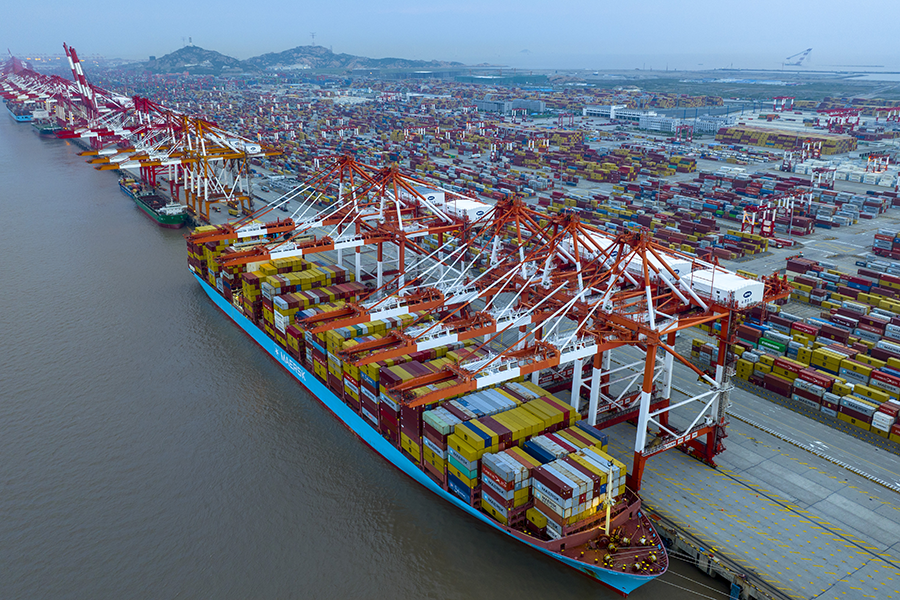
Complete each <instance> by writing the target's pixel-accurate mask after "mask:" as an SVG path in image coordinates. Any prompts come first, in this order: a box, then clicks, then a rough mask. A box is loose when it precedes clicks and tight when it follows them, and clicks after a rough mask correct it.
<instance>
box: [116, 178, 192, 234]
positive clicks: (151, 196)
mask: <svg viewBox="0 0 900 600" xmlns="http://www.w3.org/2000/svg"><path fill="white" fill-rule="evenodd" d="M119 189H121V190H122V192H123V193H124V194H125V195H126V196H128V197H129V198H131V199H132V200H134V203H135V204H136V205H137V206H138V208H140V209H141V210H142V211H143V212H144V214H145V215H147V216H148V217H150V218H151V219H153V220H154V221H155V222H156V224H157V225H159V226H160V227H166V228H169V229H179V228H181V227H184V224H185V223H186V222H187V213H186V212H185V207H184V206H183V205H182V204H180V203H178V202H171V201H168V200H166V199H165V198H163V197H162V196H160V195H159V194H157V193H155V192H154V191H153V190H147V189H145V187H144V185H143V184H141V183H138V182H137V181H135V180H134V179H132V178H130V177H122V178H121V179H119Z"/></svg>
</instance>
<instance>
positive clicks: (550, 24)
mask: <svg viewBox="0 0 900 600" xmlns="http://www.w3.org/2000/svg"><path fill="white" fill-rule="evenodd" d="M194 5H195V3H191V2H175V1H173V0H156V1H155V2H149V3H148V2H143V3H142V2H137V3H134V2H131V3H129V2H126V3H121V2H118V3H116V2H113V3H110V2H96V1H94V0H80V1H73V0H68V1H66V2H61V1H60V0H43V1H42V2H34V3H32V2H23V1H19V2H12V3H9V4H8V5H6V6H4V9H3V12H4V18H3V19H2V22H0V43H2V44H3V46H2V47H3V48H7V47H8V48H9V49H10V50H11V51H12V52H13V54H15V55H18V56H27V55H28V54H29V53H35V54H37V53H43V54H56V53H59V52H61V48H62V43H63V42H64V41H65V42H67V43H68V44H69V45H71V46H73V47H75V48H76V49H77V50H78V52H79V53H80V54H82V55H88V54H100V55H102V56H105V57H108V58H113V57H119V58H130V59H146V58H147V56H149V55H151V54H153V55H157V56H162V55H164V54H166V53H168V52H171V51H173V50H176V49H177V48H179V47H181V46H182V45H183V42H182V39H183V38H188V37H190V38H192V39H193V43H194V44H195V45H197V46H201V47H203V48H207V49H210V50H217V51H219V52H222V53H224V54H228V55H231V56H234V57H236V58H241V59H244V58H249V57H251V56H255V55H258V54H262V53H265V52H278V51H281V50H285V49H288V48H292V47H294V46H300V45H307V44H309V43H310V42H311V36H310V33H311V32H315V34H316V35H315V41H316V44H318V45H322V46H326V47H328V46H330V47H332V49H333V50H334V51H335V52H346V53H348V54H357V55H363V56H371V57H375V58H380V57H386V56H393V57H401V58H416V59H439V60H455V61H460V62H464V63H468V64H474V63H479V62H490V63H495V64H508V65H512V66H516V67H529V66H531V67H536V68H549V67H560V68H635V67H642V66H646V67H647V68H650V67H653V68H657V69H661V68H665V67H666V65H667V64H668V67H669V68H679V69H685V68H697V67H698V65H701V64H702V65H703V66H702V68H711V67H722V66H729V65H731V64H733V65H734V66H735V67H769V68H780V66H781V63H782V61H783V59H784V58H785V57H787V56H789V55H791V54H795V53H797V52H800V51H802V50H803V49H805V48H808V47H812V48H813V52H812V55H811V56H810V59H811V60H810V63H809V67H810V68H824V67H830V66H833V65H886V66H889V67H896V68H897V70H900V47H898V45H897V44H896V43H895V42H894V37H893V34H892V33H890V32H891V31H892V30H893V26H894V25H893V24H894V23H896V22H897V21H898V17H900V2H897V1H896V0H893V1H890V0H883V1H872V0H858V1H854V2H841V3H838V2H836V1H835V0H819V1H817V2H804V1H802V0H801V1H799V2H785V1H784V0H750V1H746V2H737V1H734V0H687V1H678V0H667V1H662V0H640V1H637V2H627V1H619V2H604V1H603V0H599V1H596V0H595V1H581V0H579V1H574V2H566V1H562V2H547V1H543V2H537V1H535V0H515V1H508V0H487V1H482V2H478V1H472V0H453V1H449V2H448V1H442V2H425V1H421V0H420V1H412V0H391V1H387V2H363V1H359V0H355V1H342V0H335V1H331V2H329V1H322V0H320V1H318V2H305V1H302V0H301V1H293V0H292V1H288V0H271V1H268V2H260V3H255V2H247V1H241V2H237V1H235V0H218V1H215V2H204V3H203V4H202V8H199V7H198V8H193V6H194ZM880 24H883V27H882V26H880Z"/></svg>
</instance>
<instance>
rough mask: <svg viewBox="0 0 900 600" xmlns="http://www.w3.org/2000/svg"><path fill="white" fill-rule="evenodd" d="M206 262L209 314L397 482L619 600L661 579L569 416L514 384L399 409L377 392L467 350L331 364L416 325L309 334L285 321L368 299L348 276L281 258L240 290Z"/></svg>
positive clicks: (605, 461) (374, 324)
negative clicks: (222, 317)
mask: <svg viewBox="0 0 900 600" xmlns="http://www.w3.org/2000/svg"><path fill="white" fill-rule="evenodd" d="M203 229H206V228H199V229H198V231H202V230H203ZM203 254H204V253H203V249H202V246H201V247H196V246H194V247H193V248H191V250H190V257H191V263H190V269H191V271H192V272H193V274H194V276H195V277H196V279H197V281H198V283H199V284H200V286H201V287H202V288H203V290H204V292H206V294H207V295H208V296H209V297H210V298H211V299H212V301H213V302H214V303H215V304H216V306H218V307H219V308H220V309H221V310H222V312H224V313H225V314H226V315H227V316H228V317H229V318H230V319H231V320H232V321H234V323H236V324H237V325H238V326H239V327H241V329H243V330H244V331H245V332H246V333H247V334H248V335H249V336H250V337H251V338H253V340H254V341H256V342H257V343H258V344H259V345H260V346H261V347H262V348H263V349H264V350H265V351H266V352H268V353H269V354H270V355H271V356H272V357H273V358H274V359H275V360H277V361H278V362H279V363H280V364H281V365H282V366H283V367H284V368H285V369H286V370H287V371H288V372H289V373H290V374H291V375H293V376H294V377H295V378H296V379H297V380H298V381H299V382H300V383H301V384H302V385H303V387H305V388H306V389H307V390H308V391H309V392H310V393H311V394H312V395H313V396H314V397H316V398H317V399H318V400H319V401H320V402H321V403H322V404H324V405H325V406H326V407H327V408H328V409H329V410H331V412H332V413H333V414H334V415H335V416H336V417H337V418H339V419H340V420H341V421H342V422H343V423H344V424H345V425H346V426H347V427H349V428H350V429H351V430H352V431H353V432H354V433H355V434H356V435H357V436H358V437H359V438H361V439H362V440H363V441H364V442H365V443H366V444H368V445H369V446H370V447H371V448H372V449H374V450H375V451H376V452H378V453H379V454H380V455H381V456H383V457H384V458H385V459H387V460H388V461H389V462H391V463H392V464H393V465H394V466H396V467H397V468H399V469H400V470H401V471H403V472H404V473H406V474H407V475H409V476H410V477H412V478H413V479H415V480H416V481H418V482H419V483H421V484H422V485H424V486H425V487H427V488H428V489H430V490H431V491H433V492H435V493H436V494H438V495H439V496H440V497H442V498H443V499H445V500H447V501H449V502H451V503H452V504H454V505H456V506H457V507H459V508H460V509H462V510H464V511H465V512H466V513H468V514H469V515H471V516H473V517H475V518H477V519H479V520H481V521H483V522H485V523H487V524H489V525H491V526H493V527H495V528H497V529H499V530H500V531H502V532H504V533H506V534H508V535H510V536H512V537H514V538H516V539H518V540H520V541H522V542H524V543H525V544H527V545H528V546H530V547H532V548H534V549H536V550H538V551H540V552H542V553H544V554H547V555H549V556H551V557H553V558H555V559H557V560H559V561H561V562H563V563H564V564H566V565H568V566H570V567H574V568H575V569H577V570H579V571H581V572H582V573H584V574H586V575H588V576H589V577H591V578H593V579H596V580H598V581H600V582H601V583H603V584H604V585H606V586H608V587H609V588H612V589H613V590H615V591H617V592H619V593H621V594H628V593H630V592H632V591H634V590H635V589H636V588H637V587H639V586H640V585H642V584H644V583H646V582H648V581H650V580H651V579H653V578H654V577H657V576H658V575H660V574H662V573H663V572H665V570H666V568H667V565H668V557H667V554H666V550H665V547H664V546H663V544H662V542H661V540H660V538H659V536H658V535H657V533H656V531H655V529H654V528H653V525H652V524H651V522H650V521H649V519H648V518H647V517H646V516H645V515H644V514H643V513H642V512H641V500H640V498H639V497H638V495H637V494H635V493H633V492H631V491H630V490H629V489H627V488H626V486H625V473H626V470H625V465H624V464H623V463H621V462H619V461H618V460H616V459H615V458H613V457H612V456H610V455H609V454H608V453H607V450H608V447H607V446H608V441H607V435H606V434H605V433H603V432H602V431H600V430H599V429H597V428H596V427H592V426H590V425H588V424H586V423H585V421H584V420H583V419H582V417H581V415H580V414H579V413H578V412H576V411H575V410H574V409H573V408H572V407H571V406H569V405H568V404H566V403H565V402H563V401H561V400H560V399H558V398H556V397H555V396H553V395H552V394H551V393H549V392H547V391H546V390H544V389H543V388H541V387H539V386H537V385H535V384H533V383H531V382H528V381H524V382H510V383H507V384H505V385H501V386H497V387H496V388H493V389H490V390H486V391H483V392H480V393H475V394H470V395H467V396H463V397H459V398H456V399H453V400H449V401H447V402H444V403H441V404H440V405H439V406H434V407H431V408H430V409H429V410H421V409H410V408H407V407H406V406H404V405H403V404H402V403H401V402H399V401H398V400H397V399H396V397H392V395H391V394H389V393H385V392H384V391H383V390H382V386H383V385H385V384H387V383H391V382H397V381H402V380H404V379H409V378H410V377H412V376H414V375H421V374H422V373H429V372H433V371H434V370H435V369H436V368H438V367H439V366H441V365H443V364H448V363H451V362H459V361H461V360H463V358H464V357H465V358H469V357H471V356H470V355H471V350H467V347H465V346H463V345H448V346H444V347H439V348H435V349H433V350H430V351H425V352H419V353H415V354H410V355H405V356H400V357H396V358H394V359H390V360H386V361H383V362H380V363H374V364H372V365H371V366H368V367H362V368H355V367H353V366H352V365H351V364H349V363H343V364H342V362H341V361H340V360H339V359H338V358H337V354H336V351H337V350H338V349H341V348H349V347H352V346H354V345H356V344H359V343H362V342H365V341H369V340H372V339H374V338H375V337H376V336H379V335H383V334H385V333H386V332H387V331H390V330H391V329H394V328H396V327H399V326H401V325H403V324H404V323H405V322H407V321H411V320H412V318H421V317H422V316H423V315H413V316H411V317H410V318H409V319H400V318H388V319H384V320H377V321H370V322H364V323H359V324H357V325H354V326H353V327H348V328H343V329H339V330H335V331H331V332H328V334H327V335H322V334H319V335H313V334H310V333H309V332H305V331H303V330H302V329H301V328H300V327H299V326H297V325H295V324H289V323H292V322H293V321H294V320H295V319H296V318H297V317H303V316H309V315H312V314H318V313H320V312H325V311H329V310H334V309H337V308H340V307H341V306H342V305H343V302H346V301H352V300H354V299H356V298H357V297H358V296H359V295H360V294H362V293H363V292H364V291H365V287H364V286H362V285H360V284H358V283H356V282H353V281H352V278H353V277H352V274H348V273H347V272H346V271H345V270H344V269H343V268H341V267H338V266H335V265H328V264H316V263H313V262H309V261H306V260H302V259H301V260H296V259H281V260H274V261H271V262H267V263H264V264H261V265H259V266H258V270H257V271H254V272H246V273H244V274H243V276H242V277H241V280H240V281H239V280H237V279H230V278H228V277H224V278H223V277H218V278H216V277H215V274H212V275H210V273H209V272H206V270H205V269H204V268H203V267H202V266H201V264H204V263H205V261H204V260H203V259H202V258H201V257H202V256H203ZM232 286H236V287H234V288H233V287H232ZM235 290H239V291H237V292H236V291H235ZM255 304H256V305H257V306H256V307H254V305H255Z"/></svg>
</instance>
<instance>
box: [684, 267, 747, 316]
mask: <svg viewBox="0 0 900 600" xmlns="http://www.w3.org/2000/svg"><path fill="white" fill-rule="evenodd" d="M686 279H687V281H688V284H689V285H690V286H691V289H693V290H694V291H695V292H696V293H697V294H698V295H699V296H701V297H704V298H709V299H711V300H713V301H714V302H718V303H721V304H729V303H732V302H733V303H734V304H736V305H737V306H740V307H743V306H751V305H753V304H757V303H759V302H762V299H763V290H764V285H763V283H762V282H760V281H754V280H752V279H746V278H744V277H741V276H740V275H737V274H735V273H731V272H728V271H723V270H720V269H704V270H700V271H694V272H692V273H691V274H690V275H688V276H687V277H686Z"/></svg>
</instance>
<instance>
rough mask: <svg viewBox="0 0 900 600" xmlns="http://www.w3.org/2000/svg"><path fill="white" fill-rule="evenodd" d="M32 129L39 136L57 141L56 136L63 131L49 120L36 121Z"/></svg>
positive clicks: (32, 124)
mask: <svg viewBox="0 0 900 600" xmlns="http://www.w3.org/2000/svg"><path fill="white" fill-rule="evenodd" d="M31 128H32V131H34V132H35V133H36V134H37V135H38V136H40V137H42V138H47V139H56V138H57V136H56V134H57V133H58V132H60V131H62V127H60V126H59V125H57V124H56V123H54V122H53V121H51V120H49V119H34V120H33V121H31Z"/></svg>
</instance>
